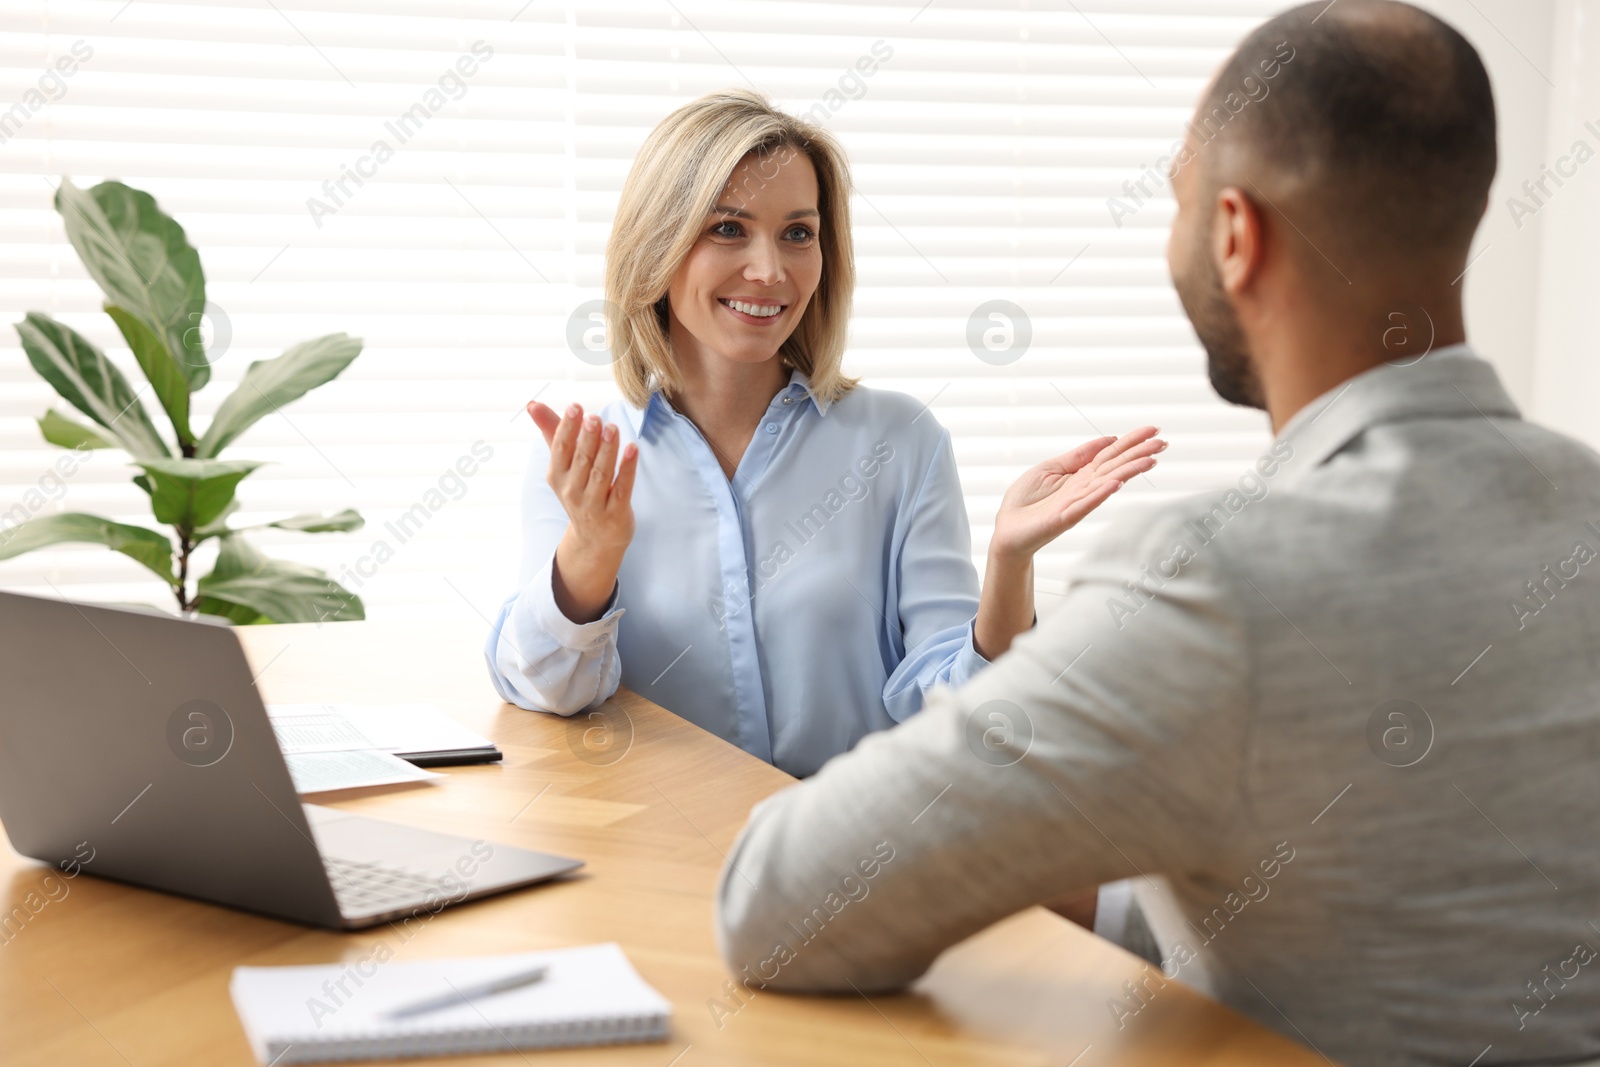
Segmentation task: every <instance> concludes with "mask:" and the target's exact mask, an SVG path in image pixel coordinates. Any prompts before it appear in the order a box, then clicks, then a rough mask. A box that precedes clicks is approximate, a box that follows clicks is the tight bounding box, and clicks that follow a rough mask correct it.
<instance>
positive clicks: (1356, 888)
mask: <svg viewBox="0 0 1600 1067" xmlns="http://www.w3.org/2000/svg"><path fill="white" fill-rule="evenodd" d="M1272 64H1275V65H1276V69H1275V71H1274V73H1273V74H1271V75H1268V73H1267V71H1268V70H1269V69H1271V65H1272ZM1269 78H1270V82H1269V80H1268V79H1269ZM1268 84H1270V92H1269V93H1265V94H1263V93H1260V92H1257V91H1256V90H1257V89H1259V87H1260V86H1262V85H1268ZM1241 101H1244V102H1241ZM1172 164H1173V166H1172V170H1173V172H1174V173H1173V180H1174V192H1175V196H1176V199H1177V203H1178V213H1177V218H1176V221H1175V223H1174V227H1173V233H1172V238H1171V244H1170V246H1169V248H1168V262H1169V265H1170V267H1171V270H1172V275H1173V280H1174V283H1175V285H1176V288H1177V291H1178V294H1179V297H1180V299H1181V300H1182V303H1183V306H1184V308H1185V310H1186V312H1187V313H1188V316H1189V318H1190V320H1191V321H1192V322H1193V324H1194V327H1195V330H1196V333H1197V334H1198V335H1199V337H1200V340H1201V342H1202V344H1203V346H1204V348H1205V349H1206V352H1207V354H1208V359H1209V367H1210V374H1211V380H1212V382H1213V384H1214V386H1215V387H1216V389H1217V391H1218V392H1219V393H1220V394H1221V395H1222V396H1223V398H1225V399H1227V400H1229V401H1232V402H1234V403H1240V404H1246V405H1249V406H1252V407H1257V408H1261V409H1263V410H1265V411H1266V413H1267V414H1268V416H1269V417H1270V419H1271V422H1272V427H1273V430H1274V433H1275V440H1274V443H1273V445H1272V447H1271V448H1270V450H1269V451H1267V452H1266V453H1265V454H1263V455H1262V456H1261V457H1260V459H1259V460H1258V461H1256V462H1255V463H1253V464H1251V465H1250V466H1249V467H1248V468H1246V469H1243V470H1240V471H1239V472H1238V473H1237V475H1236V476H1235V477H1234V478H1233V479H1231V485H1230V486H1228V487H1227V488H1226V489H1225V490H1222V491H1219V492H1216V493H1212V494H1207V495H1203V496H1200V497H1196V498H1193V499H1189V500H1184V501H1180V502H1178V503H1175V504H1171V505H1167V506H1162V507H1160V508H1158V509H1156V510H1155V511H1154V512H1153V513H1151V512H1147V513H1145V514H1144V515H1143V516H1142V518H1141V519H1140V520H1139V521H1137V522H1132V523H1128V524H1126V525H1124V526H1123V527H1122V528H1121V529H1119V530H1117V531H1115V532H1114V533H1113V534H1112V535H1111V536H1110V537H1108V538H1107V539H1106V541H1105V543H1104V545H1103V546H1102V547H1101V548H1100V549H1099V550H1098V551H1096V552H1095V553H1093V554H1092V555H1091V557H1090V558H1089V559H1088V561H1087V562H1086V563H1085V564H1084V565H1083V566H1082V568H1081V570H1080V572H1079V573H1078V575H1077V577H1076V579H1075V581H1074V582H1073V584H1072V586H1071V588H1070V591H1069V592H1068V594H1067V598H1066V602H1065V605H1064V606H1063V607H1061V608H1060V609H1059V610H1058V611H1057V612H1055V613H1054V614H1053V615H1051V616H1049V617H1047V618H1045V619H1043V620H1041V621H1040V623H1039V625H1038V626H1037V627H1036V628H1035V629H1034V630H1032V631H1029V632H1028V633H1026V634H1024V635H1022V636H1021V637H1019V638H1018V639H1017V641H1016V642H1015V643H1014V645H1013V646H1012V648H1011V649H1010V650H1009V652H1007V653H1006V654H1005V655H1004V656H1002V657H1000V658H999V660H998V661H997V662H996V663H995V664H994V666H993V667H991V668H990V669H988V670H986V671H984V672H983V673H982V674H980V675H979V676H977V677H976V678H974V679H973V680H972V681H971V682H969V683H968V684H966V685H964V686H962V687H961V688H960V689H957V690H954V691H951V690H941V691H939V692H937V693H936V694H935V695H934V696H933V697H932V698H931V699H930V701H929V702H928V705H927V707H926V709H925V710H924V711H923V712H922V713H921V714H919V715H918V716H916V717H915V718H914V719H912V720H910V721H909V722H907V723H905V724H904V725H902V726H900V727H898V728H896V729H895V730H892V731H889V732H886V733H882V734H877V735H874V736H872V737H869V738H867V739H866V740H864V741H863V742H861V744H860V745H859V746H858V747H857V748H856V749H855V750H854V751H853V752H851V753H849V754H847V755H844V756H841V757H839V758H837V759H835V760H833V761H831V762H830V763H828V764H827V765H826V766H825V767H824V768H823V769H822V771H821V772H820V773H818V774H817V775H816V776H815V777H813V778H811V779H810V780H808V781H806V782H803V783H801V784H799V785H796V786H794V787H792V788H790V789H787V790H785V791H784V792H782V793H779V794H778V795H776V796H774V797H772V798H771V799H769V800H768V801H766V802H765V803H763V804H761V805H760V806H759V807H757V808H756V810H755V811H754V812H753V813H752V815H751V820H750V824H749V826H748V827H746V829H745V831H744V832H743V834H742V836H741V837H740V839H739V841H738V843H737V845H736V846H735V848H734V850H733V851H732V852H731V853H730V855H729V862H728V865H727V868H726V869H725V870H724V872H723V878H722V883H721V888H720V898H719V905H718V932H719V937H720V941H721V945H722V949H723V953H724V956H725V958H726V960H727V962H728V963H729V964H730V965H731V966H732V968H733V969H734V971H735V972H736V973H738V974H740V975H741V977H742V980H744V981H747V982H750V983H752V985H753V987H761V988H767V987H771V988H776V989H784V990H796V991H815V990H839V991H844V992H849V991H851V990H852V989H858V990H860V991H865V992H871V991H874V990H888V989H893V988H896V987H900V986H903V985H905V984H906V983H908V982H910V981H912V980H913V979H915V978H917V977H918V976H919V975H920V974H922V972H923V971H924V970H925V969H926V968H927V967H928V966H929V965H930V964H931V963H932V962H933V960H934V959H935V958H936V957H937V956H938V955H939V953H940V952H942V951H943V950H944V949H945V948H947V947H949V946H950V945H953V944H955V943H956V942H958V941H960V940H962V939H963V938H965V937H967V936H969V935H971V934H973V933H975V932H977V931H979V930H981V929H983V928H984V927H986V926H988V925H989V924H991V923H994V922H995V921H997V920H999V919H1001V918H1003V917H1005V916H1007V915H1010V914H1012V913H1014V912H1016V911H1018V910H1019V909H1022V908H1026V907H1028V906H1030V905H1034V904H1038V903H1040V902H1043V901H1047V900H1053V899H1056V898H1060V897H1062V896H1063V895H1065V894H1070V893H1075V892H1082V891H1086V890H1091V889H1092V888H1093V887H1094V886H1096V885H1098V884H1101V883H1105V882H1109V881H1112V880H1115V879H1122V878H1132V879H1134V884H1135V885H1136V887H1137V890H1136V892H1137V895H1138V898H1139V900H1140V902H1141V904H1142V906H1143V909H1144V911H1145V914H1146V915H1147V917H1148V920H1149V923H1150V926H1151V928H1152V931H1153V933H1154V934H1155V938H1156V941H1157V942H1158V944H1159V946H1160V953H1161V957H1162V959H1161V966H1160V968H1159V970H1158V969H1157V968H1156V967H1154V966H1152V967H1151V968H1150V969H1149V970H1148V971H1147V972H1146V977H1145V980H1144V983H1143V988H1142V989H1141V990H1137V991H1135V993H1133V994H1130V995H1129V996H1128V997H1126V998H1124V999H1123V1000H1122V1001H1120V1002H1118V1001H1113V1002H1112V1003H1111V1004H1110V1005H1108V1010H1109V1011H1110V1013H1111V1015H1113V1016H1115V1017H1116V1018H1117V1019H1118V1021H1119V1022H1125V1023H1131V1019H1132V1017H1133V1016H1135V1015H1137V1013H1138V1012H1139V1011H1140V1010H1142V1007H1143V1006H1144V1004H1145V1003H1148V1000H1149V998H1150V997H1151V996H1154V995H1158V994H1159V989H1160V987H1161V986H1162V985H1164V984H1165V983H1166V982H1169V981H1182V982H1185V983H1188V984H1190V985H1192V986H1195V987H1198V988H1200V989H1201V990H1204V991H1206V992H1208V993H1210V994H1211V995H1212V996H1214V997H1216V998H1218V999H1220V1000H1222V1001H1223V1002H1225V1003H1227V1004H1229V1005H1231V1006H1232V1007H1234V1008H1236V1009H1237V1010H1239V1011H1240V1012H1242V1013H1244V1014H1246V1015H1248V1016H1251V1017H1253V1018H1254V1019H1256V1020H1257V1021H1259V1022H1261V1023H1263V1024H1265V1025H1267V1026H1269V1027H1272V1028H1274V1029H1277V1030H1279V1031H1282V1032H1284V1033H1285V1034H1287V1035H1289V1036H1290V1037H1291V1038H1294V1039H1297V1040H1301V1041H1304V1042H1306V1043H1308V1044H1311V1045H1313V1046H1314V1047H1315V1048H1317V1049H1318V1050H1320V1051H1321V1052H1322V1053H1324V1054H1325V1055H1327V1056H1329V1057H1332V1058H1334V1059H1337V1060H1342V1061H1344V1062H1347V1063H1352V1064H1389V1063H1393V1064H1457V1065H1459V1067H1465V1065H1466V1064H1468V1063H1479V1064H1481V1065H1487V1064H1508V1063H1525V1064H1532V1063H1548V1064H1555V1063H1569V1062H1571V1061H1573V1060H1575V1059H1580V1058H1586V1057H1594V1056H1597V1055H1600V959H1597V949H1600V925H1597V924H1600V847H1596V844H1595V840H1594V839H1595V835H1596V833H1597V830H1600V457H1597V456H1596V454H1595V453H1594V452H1592V451H1591V450H1589V449H1588V448H1586V447H1583V446H1581V445H1579V444H1577V443H1575V442H1573V441H1571V440H1569V439H1567V438H1565V437H1562V436H1560V435H1559V434H1556V433H1552V432H1550V431H1548V430H1545V429H1542V428H1540V427H1538V426H1534V425H1531V424H1530V423H1528V422H1525V421H1523V420H1522V419H1521V418H1520V417H1519V415H1518V412H1517V409H1516V407H1515V406H1514V405H1513V403H1512V402H1511V400H1510V399H1509V398H1508V397H1507V395H1506V392H1505V390H1504V389H1503V388H1502V387H1501V385H1500V382H1499V380H1498V378H1497V377H1496V374H1495V372H1494V369H1493V368H1492V367H1491V366H1490V364H1489V363H1487V362H1485V361H1484V360H1482V359H1480V358H1479V357H1478V356H1477V355H1475V354H1474V353H1473V352H1472V350H1471V349H1469V348H1468V347H1467V346H1466V345H1465V343H1464V340H1465V333H1464V329H1463V325H1462V314H1461V297H1460V293H1461V286H1460V284H1459V283H1460V281H1461V276H1462V274H1463V273H1464V271H1465V270H1466V268H1467V261H1468V249H1469V245H1470V244H1471V240H1472V236H1473V233H1474V231H1475V230H1476V227H1477V224H1478V222H1479V220H1480V219H1481V218H1482V215H1483V212H1484V209H1485V205H1486V200H1487V195H1488V190H1489V184H1490V181H1491V179H1492V178H1493V175H1494V170H1495V119H1494V105H1493V100H1492V97H1491V93H1490V87H1489V81H1488V77H1487V74H1486V73H1485V71H1484V68H1483V66H1482V64H1481V62H1480V61H1479V59H1478V56H1477V54H1476V52H1475V51H1474V50H1473V49H1472V47H1471V46H1470V45H1469V44H1468V43H1467V42H1466V41H1465V40H1464V39H1463V38H1462V37H1461V36H1460V35H1459V34H1457V33H1456V32H1455V31H1454V30H1453V29H1451V28H1450V27H1448V26H1447V25H1445V24H1444V23H1443V22H1440V21H1439V20H1437V19H1435V18H1434V17H1432V16H1431V15H1427V14H1424V13H1423V12H1421V11H1420V10H1418V9H1416V8H1413V7H1409V6H1405V5H1402V4H1395V3H1380V2H1375V0H1343V2H1340V3H1337V4H1336V5H1332V6H1330V5H1329V4H1328V3H1327V0H1317V2H1316V3H1313V4H1309V5H1307V6H1305V7H1300V8H1296V9H1294V10H1291V11H1289V12H1287V13H1285V14H1284V15H1282V16H1280V17H1278V18H1275V19H1273V20H1271V21H1270V22H1268V23H1266V24H1265V25H1263V26H1262V27H1261V28H1260V29H1258V30H1257V31H1255V32H1254V33H1252V34H1251V35H1250V36H1249V37H1248V38H1247V39H1246V40H1245V41H1244V43H1243V44H1242V45H1241V46H1240V47H1239V49H1238V51H1237V52H1236V53H1235V54H1234V56H1233V57H1232V58H1231V59H1230V60H1229V61H1228V62H1227V64H1225V65H1224V66H1223V68H1222V69H1221V71H1220V72H1219V73H1218V74H1217V76H1216V77H1215V79H1214V80H1213V82H1212V83H1211V85H1210V87H1209V88H1208V90H1207V91H1206V94H1205V97H1204V99H1203V100H1202V102H1201V104H1200V106H1199V109H1198V111H1197V112H1196V115H1195V119H1194V121H1193V122H1192V123H1191V124H1190V125H1189V127H1188V134H1187V138H1186V142H1185V145H1184V151H1182V152H1179V153H1178V154H1177V157H1176V158H1175V159H1174V160H1172ZM1574 195H1582V194H1574Z"/></svg>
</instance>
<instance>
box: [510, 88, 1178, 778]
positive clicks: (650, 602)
mask: <svg viewBox="0 0 1600 1067" xmlns="http://www.w3.org/2000/svg"><path fill="white" fill-rule="evenodd" d="M849 196H850V193H849V176H848V172H847V168H846V164H845V159H844V156H843V154H842V152H841V150H840V149H839V147H838V145H837V143H836V142H835V141H834V139H833V137H832V136H831V135H829V134H828V133H827V132H826V131H825V130H823V129H821V128H820V127H817V126H813V125H811V124H808V123H805V122H802V121H800V120H797V119H795V118H793V117H791V116H788V115H786V114H784V113H782V112H780V111H777V110H775V109H774V108H773V107H772V106H771V105H770V104H769V103H768V102H767V101H766V100H765V99H763V98H762V97H760V96H759V95H757V94H755V93H750V92H744V91H733V90H730V91H726V92H720V93H714V94H712V95H710V96H706V97H704V98H702V99H700V100H697V101H695V102H694V103H691V104H689V105H687V106H685V107H683V108H680V109H679V110H677V111H675V112H673V113H672V114H671V115H669V116H668V117H667V118H666V119H665V120H664V121H663V122H662V123H661V124H660V125H659V126H658V127H656V129H655V131H654V132H653V133H651V135H650V137H649V138H648V139H647V140H646V142H645V144H644V147H643V148H642V149H641V150H640V152H639V155H638V157H637V159H635V161H634V164H633V169H632V171H631V172H630V173H629V175H628V178H627V181H626V183H625V184H624V186H623V189H622V197H621V202H620V204H619V206H618V209H617V215H616V219H615V223H614V226H613V230H612V235H611V239H610V243H609V244H608V245H607V248H606V298H607V300H608V301H609V302H610V305H611V309H610V310H611V312H612V321H611V322H610V324H609V325H610V343H611V351H612V354H613V371H614V373H615V376H616V381H617V385H618V386H619V387H620V389H621V392H622V396H623V400H622V401H620V402H618V403H614V404H611V405H609V406H608V407H606V408H604V409H603V410H601V411H600V412H599V413H598V414H585V413H584V412H583V410H582V409H581V408H580V407H579V406H578V405H576V404H573V405H570V406H569V407H568V408H567V409H566V411H565V413H562V414H558V413H557V412H555V411H553V410H552V409H550V408H549V407H546V406H545V405H543V404H540V403H530V404H529V405H528V412H529V414H530V415H531V416H532V417H533V420H534V422H535V423H536V424H537V425H538V428H539V430H540V431H541V435H540V436H541V437H542V438H543V440H541V441H539V442H537V445H536V450H535V455H534V460H533V462H532V464H531V465H530V468H529V474H528V482H527V488H526V496H525V500H524V505H523V519H524V542H525V551H524V556H523V566H522V575H521V580H520V587H519V591H518V592H517V593H516V594H515V595H514V596H512V597H511V598H510V599H509V600H508V601H507V602H506V604H505V605H504V607H503V608H502V609H501V612H500V614H499V617H498V619H497V620H496V622H495V625H494V627H493V632H492V633H491V634H490V637H489V641H488V645H487V648H486V654H487V658H488V661H489V667H490V672H491V674H492V676H493V679H494V682H495V685H496V687H497V688H498V689H499V691H500V694H501V695H502V696H503V697H505V699H507V700H509V701H511V702H512V703H514V704H517V705H519V706H521V707H524V708H529V709H533V710H538V711H548V712H554V713H556V714H561V715H571V714H573V713H575V712H578V711H582V710H586V709H589V708H593V707H595V706H597V705H599V704H600V703H601V702H602V701H604V700H605V699H606V698H607V697H609V696H610V695H611V694H612V693H613V692H614V691H615V690H616V688H617V686H618V684H619V683H620V684H623V685H626V686H627V687H628V688H629V689H632V690H633V691H635V692H637V693H640V694H642V695H643V696H646V697H648V698H649V699H651V700H653V701H655V702H656V703H658V704H660V705H662V706H663V707H665V708H667V709H669V710H671V711H674V712H676V713H677V714H679V715H681V716H683V717H684V718H686V719H689V720H690V721H691V722H694V723H696V724H698V725H699V726H701V727H703V728H705V729H707V730H709V731H711V732H712V733H714V734H716V735H718V736H719V737H722V738H724V739H725V740H728V741H730V742H732V743H734V744H736V745H738V746H739V747H741V748H743V749H744V750H745V751H747V752H750V753H752V754H753V755H756V756H759V757H760V758H761V759H764V760H766V761H768V762H770V763H773V764H776V765H777V766H778V767H780V768H782V769H783V770H785V771H788V772H789V773H790V774H794V775H799V776H805V775H809V774H812V773H813V772H815V771H816V770H817V769H818V768H820V767H821V766H822V764H823V763H824V762H826V761H827V760H828V759H829V758H830V757H832V756H835V755H837V754H839V753H841V752H844V751H846V750H848V749H850V748H851V747H852V746H853V745H854V744H855V743H856V742H857V741H859V740H860V739H861V738H862V737H863V736H865V735H866V734H868V733H870V732H872V731H874V730H881V729H884V728H886V727H889V726H892V725H894V723H895V722H897V721H901V720H904V719H906V718H907V717H909V716H910V715H912V714H914V713H915V712H916V711H918V710H919V709H920V708H921V706H922V700H923V696H924V694H925V693H926V692H927V691H928V690H929V689H931V688H932V687H933V686H936V685H959V684H961V683H962V682H964V681H965V680H966V679H967V678H968V677H970V676H971V675H973V674H975V673H976V672H977V671H979V670H980V669H981V668H983V667H984V666H986V665H987V663H988V662H989V660H991V659H993V658H994V657H996V656H998V655H999V654H1000V653H1002V652H1004V651H1005V650H1006V648H1007V647H1009V646H1010V644H1011V640H1012V638H1013V637H1015V636H1016V635H1017V634H1018V633H1021V632H1022V631H1023V630H1025V629H1027V628H1028V627H1030V626H1032V625H1033V622H1034V612H1033V562H1032V561H1033V554H1034V553H1035V552H1036V551H1037V550H1038V549H1039V548H1040V547H1042V546H1043V545H1045V544H1047V543H1049V542H1050V541H1051V540H1053V539H1054V538H1055V537H1057V536H1058V535H1060V534H1061V533H1062V532H1063V531H1065V530H1067V529H1069V528H1071V527H1072V526H1073V525H1074V524H1075V523H1077V522H1078V520H1080V519H1081V518H1083V516H1085V515H1087V514H1088V513H1089V512H1090V511H1092V510H1093V509H1094V508H1095V507H1097V506H1098V505H1099V504H1100V503H1101V502H1103V501H1104V500H1105V499H1106V498H1107V497H1109V496H1110V495H1111V494H1112V493H1114V492H1116V490H1117V489H1118V488H1120V487H1121V485H1122V484H1123V483H1124V482H1126V481H1127V480H1128V479H1129V478H1132V477H1133V476H1134V475H1136V474H1138V473H1140V472H1142V471H1145V470H1148V469H1149V468H1150V467H1151V466H1153V465H1154V463H1155V453H1157V452H1159V451H1160V450H1161V449H1162V448H1164V447H1166V446H1165V444H1164V443H1163V442H1161V441H1160V440H1158V439H1156V438H1155V432H1156V431H1155V430H1154V428H1150V427H1147V428H1145V429H1143V430H1140V431H1136V432H1135V433H1133V434H1129V435H1128V436H1126V437H1124V438H1122V439H1120V440H1113V439H1111V438H1103V439H1100V440H1097V441H1090V442H1088V443H1087V444H1085V445H1083V446H1081V447H1079V448H1077V449H1074V450H1073V451H1071V452H1068V453H1066V454H1065V455H1061V456H1058V457H1056V458H1054V459H1051V460H1047V461H1045V462H1044V463H1041V464H1039V465H1038V466H1036V467H1034V468H1033V469H1032V470H1030V471H1028V472H1027V473H1026V474H1024V475H1023V476H1022V478H1020V479H1019V480H1018V481H1017V482H1016V484H1015V485H1013V486H1011V488H1010V489H1009V490H1008V491H1007V492H1006V494H1005V497H1004V501H1003V502H1002V504H1001V506H1000V511H999V514H998V515H997V517H996V520H995V531H994V537H993V539H992V541H991V543H990V546H989V557H988V576H987V581H986V582H985V584H984V588H983V590H982V594H981V596H980V594H979V588H978V577H977V571H976V570H975V568H974V567H973V564H972V557H971V532H970V529H969V526H968V522H967V515H966V508H965V505H964V503H963V501H962V496H961V486H960V483H959V481H958V480H957V476H956V464H955V458H954V455H953V453H952V451H951V445H950V434H949V433H948V432H947V431H946V430H944V429H943V428H942V427H940V425H939V423H938V421H937V420H936V419H935V418H934V416H933V414H932V413H931V412H930V411H928V410H927V409H926V408H925V407H924V406H923V405H922V404H920V403H918V402H917V401H916V400H914V399H913V398H911V397H909V396H905V395H903V394H900V393H894V392H884V391H879V390H876V389H870V388H865V387H861V386H858V385H857V383H856V382H855V381H854V380H853V379H850V378H847V377H845V376H844V375H843V373H842V372H841V370H840V361H841V358H842V356H843V354H844V347H845V335H846V330H847V328H848V319H849V314H850V300H851V292H852V289H853V287H854V282H855V267H854V259H853V250H852V245H851V238H850V214H849Z"/></svg>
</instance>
